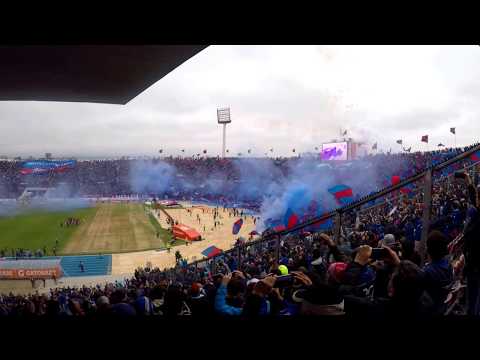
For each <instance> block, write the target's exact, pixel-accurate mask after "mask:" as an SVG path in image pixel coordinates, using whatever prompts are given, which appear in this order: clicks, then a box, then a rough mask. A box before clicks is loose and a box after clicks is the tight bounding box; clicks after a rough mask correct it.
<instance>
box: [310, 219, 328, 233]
mask: <svg viewBox="0 0 480 360" xmlns="http://www.w3.org/2000/svg"><path fill="white" fill-rule="evenodd" d="M332 227H333V219H332V218H328V219H325V220H321V221H317V222H316V223H314V224H312V225H311V226H309V229H310V230H312V231H319V230H328V229H331V228H332Z"/></svg>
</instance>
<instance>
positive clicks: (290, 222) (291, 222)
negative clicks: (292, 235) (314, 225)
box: [283, 208, 298, 229]
mask: <svg viewBox="0 0 480 360" xmlns="http://www.w3.org/2000/svg"><path fill="white" fill-rule="evenodd" d="M283 223H284V225H285V226H286V227H287V229H291V228H293V227H294V226H295V225H297V224H298V216H297V214H295V213H294V212H293V211H292V209H290V208H288V209H287V212H286V213H285V217H284V221H283Z"/></svg>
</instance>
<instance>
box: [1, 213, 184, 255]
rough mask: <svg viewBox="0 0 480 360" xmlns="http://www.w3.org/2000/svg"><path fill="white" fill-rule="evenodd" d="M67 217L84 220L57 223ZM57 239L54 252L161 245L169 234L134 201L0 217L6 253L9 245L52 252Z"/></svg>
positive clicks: (79, 251)
mask: <svg viewBox="0 0 480 360" xmlns="http://www.w3.org/2000/svg"><path fill="white" fill-rule="evenodd" d="M68 217H75V218H80V219H83V220H84V221H83V222H82V223H81V225H79V226H71V227H61V226H60V223H61V222H63V221H65V219H67V218H68ZM157 232H158V233H159V238H157V236H156V234H157ZM57 239H58V242H59V246H58V249H57V254H82V253H109V252H126V251H137V250H147V249H158V248H164V247H166V245H167V243H168V241H169V239H170V234H169V232H168V231H167V230H165V229H162V228H161V227H160V225H159V224H158V222H157V221H156V219H155V218H153V217H150V216H149V215H148V214H147V212H146V211H145V209H144V207H143V205H142V204H134V203H125V204H123V203H118V204H99V205H97V206H96V207H92V208H85V209H79V210H75V211H66V212H34V213H25V214H22V215H18V216H14V217H4V218H0V249H6V248H8V249H10V252H8V253H7V255H11V249H12V248H24V249H30V250H37V249H43V248H44V246H46V248H47V254H48V255H52V249H53V247H54V246H55V241H56V240H57ZM172 245H175V244H172Z"/></svg>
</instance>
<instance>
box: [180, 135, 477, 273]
mask: <svg viewBox="0 0 480 360" xmlns="http://www.w3.org/2000/svg"><path fill="white" fill-rule="evenodd" d="M477 151H480V144H478V143H477V144H474V145H472V146H470V147H467V148H466V150H465V151H463V152H462V153H460V154H458V155H455V156H453V157H452V158H450V159H447V160H445V161H443V162H441V163H439V164H436V165H432V166H429V167H428V168H426V169H425V170H424V171H422V172H419V173H417V174H415V175H412V176H410V177H408V178H406V179H404V180H401V181H400V182H399V183H397V184H395V185H392V186H388V187H385V188H383V189H380V190H378V191H377V192H375V193H372V194H370V195H367V196H364V197H362V198H360V199H359V200H357V201H355V202H352V203H350V204H348V205H346V206H343V207H340V208H337V209H335V210H332V211H329V212H327V213H324V214H323V215H321V216H318V217H315V218H312V219H310V220H308V221H305V222H303V223H300V224H298V225H296V226H294V227H292V228H290V229H286V230H283V231H278V232H272V233H269V234H265V235H263V236H262V238H261V239H258V240H254V241H249V242H247V243H246V244H244V245H243V247H244V248H243V249H242V246H240V247H239V246H237V247H234V248H232V249H229V250H226V251H224V252H222V253H221V254H218V255H216V256H214V257H212V258H209V259H200V260H196V261H193V262H191V263H189V264H188V266H195V267H199V266H201V267H204V266H208V267H210V269H212V272H215V271H214V270H215V266H216V261H218V260H221V259H223V258H224V256H225V255H229V256H234V257H235V258H236V261H237V263H238V264H239V265H240V264H241V263H242V257H241V254H242V252H243V251H245V249H250V248H254V249H255V248H258V247H259V246H265V245H270V246H271V245H272V244H275V245H274V246H275V248H276V259H277V262H278V260H279V255H280V241H281V238H282V237H284V236H285V235H288V234H290V233H295V232H297V231H300V230H303V229H305V228H308V227H310V226H312V225H315V224H317V223H319V222H323V221H325V220H328V219H333V220H334V223H335V226H334V229H333V237H334V239H335V241H336V242H337V243H341V239H342V236H341V231H342V230H341V226H342V217H343V216H344V215H345V214H347V213H348V212H351V211H352V210H353V211H354V210H358V209H360V208H361V207H362V206H364V205H368V204H370V203H372V202H374V201H375V200H377V199H380V198H382V197H386V196H387V195H389V194H392V193H394V192H396V191H397V192H398V191H399V190H400V189H402V188H404V187H405V186H407V185H409V184H413V183H416V182H423V184H422V188H420V189H417V191H420V192H422V194H423V218H422V236H421V240H420V241H419V242H418V251H419V253H420V255H421V257H422V261H423V260H424V259H425V253H426V238H427V235H428V232H429V228H430V224H431V210H432V188H433V181H434V175H435V174H436V173H438V172H439V171H441V170H442V169H444V168H446V167H448V166H450V165H452V164H455V163H457V162H460V161H463V160H466V159H467V158H469V157H470V156H471V155H472V154H474V153H476V152H477ZM472 162H473V163H472V164H470V165H465V166H464V167H462V170H470V171H475V168H476V167H477V165H478V164H479V163H480V161H476V162H475V161H472ZM449 176H453V174H450V175H449ZM376 205H377V204H376ZM378 205H380V204H378ZM305 245H306V246H308V240H306V242H305Z"/></svg>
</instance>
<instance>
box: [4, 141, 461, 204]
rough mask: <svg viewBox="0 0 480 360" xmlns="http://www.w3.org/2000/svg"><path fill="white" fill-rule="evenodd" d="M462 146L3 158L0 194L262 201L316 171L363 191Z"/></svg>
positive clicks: (440, 159)
mask: <svg viewBox="0 0 480 360" xmlns="http://www.w3.org/2000/svg"><path fill="white" fill-rule="evenodd" d="M463 150H464V149H463V148H456V149H446V150H443V151H437V152H429V153H412V154H407V153H404V154H377V155H370V156H367V157H365V158H363V159H361V160H355V161H351V162H328V163H327V162H322V160H321V159H319V158H300V157H295V158H277V159H272V158H226V159H220V158H213V157H211V158H210V157H204V158H173V157H165V158H154V159H151V160H88V161H77V162H76V165H75V166H74V167H73V168H71V169H67V170H65V171H58V172H56V171H49V172H47V173H42V174H28V175H26V174H22V172H21V169H22V166H23V164H24V163H25V162H24V161H19V160H15V161H0V198H18V197H19V196H20V195H21V194H22V192H23V191H24V190H25V188H27V187H50V188H52V187H54V188H57V190H58V191H60V192H59V194H60V196H62V197H63V196H86V195H90V196H91V195H98V196H113V195H127V194H139V193H140V194H155V195H157V196H165V195H167V196H169V197H174V198H175V197H177V198H178V197H186V198H192V197H196V198H198V197H203V198H205V199H208V200H219V199H220V200H225V201H237V200H238V201H252V202H257V201H260V200H261V199H262V198H263V197H264V196H269V195H270V194H271V192H272V191H274V190H272V189H274V188H275V186H277V187H278V186H280V184H282V183H285V182H287V181H291V180H295V179H302V178H305V177H306V176H308V174H311V173H314V172H315V174H317V175H318V176H320V175H322V176H320V177H323V175H325V176H328V177H334V178H336V179H337V180H336V181H337V182H340V183H346V184H348V185H349V186H351V187H352V188H353V189H354V193H355V194H356V196H361V195H365V194H367V193H369V192H372V191H375V190H377V189H378V188H381V187H384V186H388V185H390V184H391V181H392V176H399V177H401V178H405V177H408V176H411V175H413V174H415V173H417V172H419V171H422V170H423V169H425V168H426V167H428V166H430V165H432V164H435V163H438V162H441V161H443V160H445V159H447V158H449V157H452V156H454V155H456V154H458V153H460V152H462V151H463ZM359 173H362V174H364V175H368V179H369V181H367V182H365V181H364V179H365V178H362V180H361V181H355V179H358V175H359ZM319 180H320V179H319ZM307 185H308V184H307Z"/></svg>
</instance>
